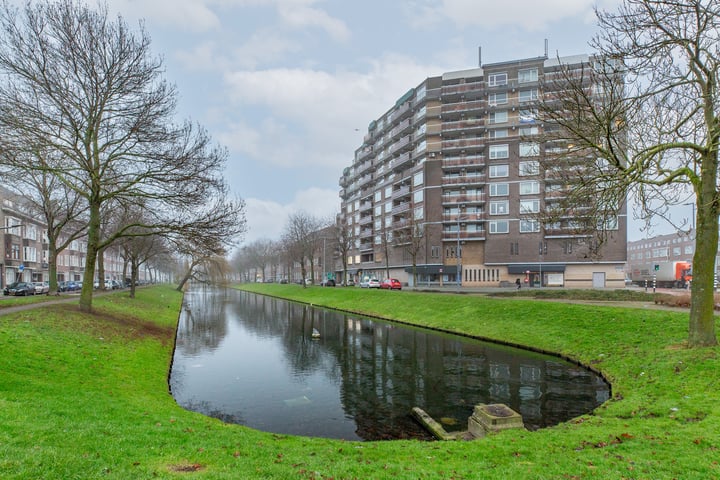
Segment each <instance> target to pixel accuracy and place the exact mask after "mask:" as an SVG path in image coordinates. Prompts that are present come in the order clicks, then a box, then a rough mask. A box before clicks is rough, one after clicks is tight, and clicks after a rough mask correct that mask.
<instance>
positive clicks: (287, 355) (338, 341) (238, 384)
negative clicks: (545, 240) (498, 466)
mask: <svg viewBox="0 0 720 480" xmlns="http://www.w3.org/2000/svg"><path fill="white" fill-rule="evenodd" d="M313 329H317V331H319V332H320V333H321V337H320V338H312V332H313ZM170 386H171V390H172V393H173V395H174V397H175V399H176V400H177V402H178V403H179V404H180V405H182V406H183V407H185V408H188V409H191V410H194V411H198V412H201V413H204V414H206V415H210V416H213V417H217V418H220V419H222V420H223V421H226V422H232V423H239V424H243V425H247V426H250V427H252V428H256V429H259V430H264V431H269V432H276V433H289V434H297V435H307V436H321V437H329V438H343V439H348V440H378V439H397V438H428V436H427V434H426V432H425V431H424V430H423V429H422V428H421V427H420V426H419V425H418V424H417V423H416V422H415V421H414V420H413V419H412V418H411V417H410V410H411V409H412V407H414V406H419V407H421V408H423V409H424V410H425V411H427V412H428V413H429V414H430V415H431V416H433V417H434V418H436V419H437V420H439V421H442V422H443V423H444V425H445V427H446V428H447V429H448V430H450V431H452V430H462V429H465V428H466V426H467V418H468V417H469V416H470V414H471V413H472V408H473V406H474V405H475V404H477V403H505V404H507V405H509V406H510V407H511V408H513V409H514V410H516V411H518V412H520V413H521V414H522V416H523V421H524V422H525V426H526V427H527V428H529V429H537V428H540V427H544V426H549V425H555V424H557V423H559V422H562V421H565V420H568V419H570V418H573V417H576V416H578V415H581V414H583V413H587V412H588V411H590V410H592V409H593V408H595V407H596V406H597V405H599V404H600V403H602V402H604V401H605V400H607V398H608V395H609V389H608V386H607V384H605V382H604V381H602V379H600V378H599V377H597V376H596V375H594V374H592V373H591V372H588V371H587V370H585V369H583V368H580V367H578V366H575V365H572V364H569V363H567V362H564V361H562V360H559V359H557V358H554V357H549V356H544V355H539V354H535V353H532V352H527V351H524V350H517V349H512V348H506V347H502V346H497V345H494V344H488V343H483V342H479V341H473V340H471V339H467V338H463V337H456V336H451V335H445V334H440V333H437V332H430V331H427V330H421V329H416V328H410V327H404V326H398V325H394V324H389V323H385V322H380V321H376V320H369V319H366V318H362V317H358V316H356V315H348V314H344V313H339V312H334V311H328V310H323V309H316V308H312V307H310V306H306V305H302V304H297V303H292V302H287V301H284V300H278V299H273V298H270V297H265V296H261V295H254V294H250V293H245V292H239V291H235V290H219V289H211V288H198V289H194V290H192V291H191V292H188V293H187V294H186V295H185V300H184V305H183V310H182V313H181V315H180V322H179V328H178V336H177V346H176V350H175V357H174V361H173V368H172V372H171V378H170Z"/></svg>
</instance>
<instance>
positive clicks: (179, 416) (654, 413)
mask: <svg viewBox="0 0 720 480" xmlns="http://www.w3.org/2000/svg"><path fill="white" fill-rule="evenodd" d="M247 288H252V289H254V290H256V291H262V292H263V293H267V294H271V295H276V296H282V297H287V298H294V299H298V300H301V301H305V302H308V303H312V304H315V305H327V306H334V307H337V308H340V309H344V310H350V311H361V312H363V313H367V314H370V315H376V316H381V317H384V318H394V319H397V320H400V321H404V322H409V323H414V324H418V325H425V326H429V327H433V328H440V329H443V330H448V331H455V332H461V333H464V334H468V335H474V336H479V337H483V338H491V339H497V340H503V341H506V342H509V343H513V344H519V345H529V346H533V347H535V348H538V349H541V350H546V351H554V352H558V353H560V354H562V355H564V356H567V357H570V358H573V359H575V360H578V361H581V362H583V363H586V364H588V365H592V366H593V367H594V368H596V369H597V370H599V371H601V372H602V373H603V374H604V375H605V376H606V377H607V378H608V379H609V380H610V381H611V382H612V384H613V399H612V400H610V401H609V402H607V403H606V404H605V405H603V406H601V407H600V408H598V409H597V410H596V411H595V412H594V413H593V414H590V415H585V416H583V417H580V418H577V419H575V420H573V421H570V422H567V423H565V424H562V425H559V426H557V427H553V428H549V429H544V430H541V431H537V432H527V431H508V432H504V433H502V434H499V435H495V436H492V437H490V438H487V439H484V440H479V441H474V442H416V441H391V442H347V441H337V440H326V439H317V438H303V437H292V436H287V435H274V434H269V433H263V432H258V431H255V430H251V429H249V428H245V427H242V426H238V425H225V424H223V423H221V422H220V421H218V420H215V419H211V418H207V417H204V416H202V415H200V414H196V413H192V412H188V411H185V410H183V409H181V408H180V407H178V406H177V405H176V404H175V402H174V401H173V399H172V397H171V396H170V394H169V393H168V384H167V375H168V369H169V364H170V360H171V358H172V349H173V340H174V330H175V326H176V323H177V318H178V312H179V310H180V304H181V301H182V297H181V294H179V293H177V292H175V291H174V290H173V289H172V288H171V287H163V286H159V287H152V288H146V289H141V290H139V291H138V292H137V296H138V298H136V299H134V300H132V299H130V298H128V295H127V292H117V293H112V294H109V295H105V296H102V297H97V298H96V299H94V301H93V305H94V307H95V309H96V312H95V313H94V314H93V315H88V314H82V313H80V312H79V311H78V310H77V304H76V303H72V304H62V305H48V306H44V307H42V306H40V307H38V308H37V309H33V310H28V311H23V312H19V313H12V314H7V315H1V316H0V349H1V350H0V352H1V353H2V354H1V355H0V369H1V371H2V372H3V374H2V375H0V478H2V479H40V478H42V479H70V478H78V479H86V478H112V479H129V478H132V479H142V478H193V479H195V478H197V479H227V478H238V479H246V478H250V479H252V478H257V479H286V478H290V479H351V478H357V479H372V478H378V479H384V478H394V479H480V478H483V479H484V478H493V479H494V478H497V479H518V478H532V479H536V478H558V479H566V478H567V479H585V478H598V479H607V478H611V479H612V478H617V479H621V478H633V479H665V478H668V479H670V478H680V479H695V478H697V479H708V478H718V477H720V463H719V462H720V451H719V450H718V448H720V406H719V405H720V402H719V400H720V393H718V391H719V389H720V388H719V387H720V385H719V383H720V360H718V354H719V353H720V350H719V349H718V348H705V349H694V350H689V349H687V348H685V344H684V340H685V338H686V337H687V313H686V312H681V311H668V310H655V309H650V308H645V309H643V308H632V309H630V308H621V307H609V306H598V305H579V304H572V303H567V302H545V301H541V300H537V299H518V298H512V299H501V298H486V297H479V296H471V295H448V294H434V293H415V292H388V291H376V290H373V291H369V290H365V289H359V288H346V289H343V288H320V287H310V288H306V289H303V288H302V287H300V286H296V285H257V284H256V285H250V286H248V287H247Z"/></svg>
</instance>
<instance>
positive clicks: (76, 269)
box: [0, 187, 151, 288]
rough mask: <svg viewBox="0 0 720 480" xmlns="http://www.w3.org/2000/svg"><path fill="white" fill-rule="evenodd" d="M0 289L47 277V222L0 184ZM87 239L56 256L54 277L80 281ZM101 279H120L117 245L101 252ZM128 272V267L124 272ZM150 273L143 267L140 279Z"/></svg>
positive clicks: (120, 260)
mask: <svg viewBox="0 0 720 480" xmlns="http://www.w3.org/2000/svg"><path fill="white" fill-rule="evenodd" d="M0 225H2V227H3V228H2V232H1V234H2V238H3V241H2V243H1V244H0V255H2V262H0V288H1V287H5V286H6V285H8V284H9V283H12V282H15V281H25V282H43V281H49V280H50V271H49V263H48V259H49V243H48V236H47V225H45V223H44V222H42V221H41V220H39V219H38V215H37V214H35V213H33V212H32V211H31V210H30V209H29V208H27V206H26V201H25V199H24V198H23V197H22V196H19V195H17V194H15V193H13V192H11V191H10V190H8V189H6V188H2V187H0ZM86 252H87V241H86V239H85V238H84V237H81V238H79V239H76V240H74V241H72V242H70V246H69V247H68V248H67V249H65V250H63V251H62V252H60V254H59V255H58V259H57V280H58V281H59V282H62V281H71V280H72V281H82V280H83V275H84V274H85V254H86ZM103 258H104V267H105V279H106V280H117V281H120V282H123V281H124V279H123V269H124V265H125V262H124V260H123V258H122V256H121V255H120V251H119V249H117V248H112V247H110V248H108V249H107V250H105V252H104V256H103ZM126 273H127V274H128V275H129V270H128V272H126ZM150 278H151V276H150V275H149V272H147V271H146V270H145V269H143V270H141V271H140V280H149V279H150Z"/></svg>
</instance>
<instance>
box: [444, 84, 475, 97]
mask: <svg viewBox="0 0 720 480" xmlns="http://www.w3.org/2000/svg"><path fill="white" fill-rule="evenodd" d="M484 86H485V82H470V83H460V84H457V85H443V86H442V94H443V96H449V95H459V94H464V93H468V92H474V91H477V90H480V91H482V90H483V89H484ZM478 93H482V92H478Z"/></svg>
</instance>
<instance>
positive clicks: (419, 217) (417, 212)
mask: <svg viewBox="0 0 720 480" xmlns="http://www.w3.org/2000/svg"><path fill="white" fill-rule="evenodd" d="M424 214H425V213H424V210H423V207H417V208H416V209H415V211H414V212H413V215H414V217H413V218H414V219H415V220H422V219H423V215H424Z"/></svg>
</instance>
